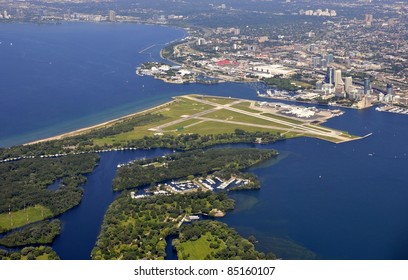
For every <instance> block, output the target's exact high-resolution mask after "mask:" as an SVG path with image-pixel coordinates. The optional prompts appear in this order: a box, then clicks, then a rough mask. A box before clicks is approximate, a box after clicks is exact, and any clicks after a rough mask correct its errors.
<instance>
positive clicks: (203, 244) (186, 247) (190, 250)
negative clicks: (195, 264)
mask: <svg viewBox="0 0 408 280" xmlns="http://www.w3.org/2000/svg"><path fill="white" fill-rule="evenodd" d="M214 238H215V237H214V236H213V235H212V234H211V233H209V232H207V233H206V234H204V235H202V236H201V237H200V238H199V239H197V240H195V241H186V242H184V243H182V244H180V247H181V248H182V249H181V250H179V251H181V252H178V254H179V255H180V256H179V258H180V259H184V260H204V259H205V258H206V257H207V256H208V255H210V254H211V253H212V252H216V251H218V250H222V249H224V248H225V244H224V242H223V241H221V240H218V241H217V243H219V244H220V247H219V248H218V249H213V248H210V243H211V241H212V240H214ZM209 240H211V241H209Z"/></svg>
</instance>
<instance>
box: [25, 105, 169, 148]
mask: <svg viewBox="0 0 408 280" xmlns="http://www.w3.org/2000/svg"><path fill="white" fill-rule="evenodd" d="M172 98H173V100H171V101H168V102H166V103H162V104H160V105H157V106H154V107H151V108H148V109H145V110H142V111H138V112H135V113H131V114H129V115H126V116H123V117H119V118H116V119H113V120H109V121H106V122H103V123H99V124H95V125H92V126H88V127H84V128H80V129H77V130H74V131H70V132H66V133H62V134H59V135H56V136H51V137H47V138H43V139H39V140H35V141H31V142H28V143H25V144H23V146H29V145H34V144H37V143H42V142H48V141H52V140H61V139H63V138H66V137H72V136H77V135H81V134H84V133H86V132H89V131H92V130H94V129H98V128H101V127H108V126H111V125H114V124H115V123H118V122H121V121H124V120H126V119H128V118H131V117H135V116H138V115H144V114H147V113H149V112H151V111H155V110H158V109H161V108H164V107H167V106H169V105H170V104H172V103H173V102H175V99H174V97H172Z"/></svg>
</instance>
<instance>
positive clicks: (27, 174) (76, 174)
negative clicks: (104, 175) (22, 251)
mask: <svg viewBox="0 0 408 280" xmlns="http://www.w3.org/2000/svg"><path fill="white" fill-rule="evenodd" d="M98 159H99V157H98V156H97V155H94V154H83V155H75V156H66V157H60V158H38V159H23V160H19V161H15V162H8V163H2V164H0V193H1V196H0V213H5V212H9V211H11V212H14V211H17V210H23V209H27V208H29V207H34V206H36V205H37V206H38V205H41V206H43V207H45V208H46V209H49V210H50V211H51V212H52V214H51V215H48V216H56V215H59V214H61V213H63V212H65V211H67V210H68V209H70V208H72V207H74V206H75V205H77V204H79V202H80V200H81V197H82V192H83V191H82V189H81V188H78V186H79V185H81V184H83V183H84V182H85V181H86V177H85V176H84V175H85V174H86V173H89V172H91V171H92V170H93V168H94V167H95V166H96V164H97V162H98ZM57 179H61V181H60V185H59V188H58V189H57V190H55V191H53V190H48V189H47V188H48V186H49V185H51V184H52V183H53V182H54V181H56V180H57ZM21 214H24V213H23V212H21ZM43 218H47V217H43ZM28 223H29V221H27V224H28ZM3 226H4V225H3ZM0 227H1V224H0ZM1 231H4V229H3V230H2V229H1V228H0V232H1Z"/></svg>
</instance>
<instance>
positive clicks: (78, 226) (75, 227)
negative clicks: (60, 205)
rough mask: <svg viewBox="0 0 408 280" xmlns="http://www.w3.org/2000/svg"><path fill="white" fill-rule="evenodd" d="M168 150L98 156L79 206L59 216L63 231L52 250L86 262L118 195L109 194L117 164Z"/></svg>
mask: <svg viewBox="0 0 408 280" xmlns="http://www.w3.org/2000/svg"><path fill="white" fill-rule="evenodd" d="M169 152H170V151H169V150H165V149H154V150H148V151H143V150H140V151H118V152H107V153H102V154H101V159H100V162H99V165H98V166H97V167H96V168H95V170H94V172H92V173H91V174H90V175H89V176H88V180H87V182H86V183H85V185H84V186H82V187H83V188H84V190H85V191H84V196H83V198H82V201H81V204H80V205H78V206H77V207H75V208H73V209H71V210H70V211H68V212H66V213H64V214H62V215H61V216H60V217H59V218H60V220H61V222H62V232H61V235H60V236H59V237H57V238H56V240H55V241H54V243H53V245H52V247H53V248H54V250H55V251H56V252H57V254H58V255H59V256H60V257H61V259H63V260H86V259H90V258H91V251H92V249H93V247H94V245H95V242H96V240H97V237H98V234H99V231H100V228H101V224H102V221H103V216H104V214H105V212H106V210H107V209H108V206H109V205H110V204H111V203H112V201H113V200H114V199H115V197H116V196H117V195H118V194H119V193H118V192H113V191H112V180H113V178H114V177H115V175H116V170H117V167H116V166H117V165H118V164H120V163H126V162H128V161H131V160H134V159H138V158H143V157H156V156H161V155H163V154H166V153H169Z"/></svg>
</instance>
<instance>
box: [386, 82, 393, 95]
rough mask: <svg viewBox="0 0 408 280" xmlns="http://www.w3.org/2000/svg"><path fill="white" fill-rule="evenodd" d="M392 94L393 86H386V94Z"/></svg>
mask: <svg viewBox="0 0 408 280" xmlns="http://www.w3.org/2000/svg"><path fill="white" fill-rule="evenodd" d="M392 92H393V85H392V84H387V94H392Z"/></svg>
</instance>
